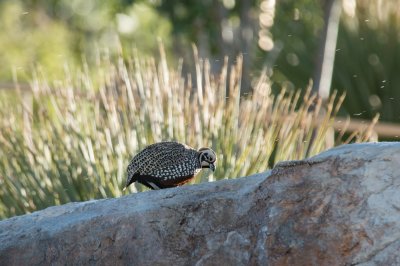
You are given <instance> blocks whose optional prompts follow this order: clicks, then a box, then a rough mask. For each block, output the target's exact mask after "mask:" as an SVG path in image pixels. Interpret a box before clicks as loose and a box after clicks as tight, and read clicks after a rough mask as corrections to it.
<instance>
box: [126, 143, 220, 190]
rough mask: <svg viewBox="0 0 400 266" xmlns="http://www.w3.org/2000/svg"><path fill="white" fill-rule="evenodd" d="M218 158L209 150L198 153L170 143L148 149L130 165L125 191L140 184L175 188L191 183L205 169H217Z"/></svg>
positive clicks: (158, 187) (155, 145)
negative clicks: (130, 186) (135, 183)
mask: <svg viewBox="0 0 400 266" xmlns="http://www.w3.org/2000/svg"><path fill="white" fill-rule="evenodd" d="M215 161H216V155H215V152H214V151H213V150H212V149H210V148H201V149H199V150H195V149H193V148H191V147H189V146H187V145H185V144H181V143H178V142H173V141H167V142H159V143H155V144H152V145H150V146H147V147H146V148H145V149H143V150H142V151H140V152H139V153H138V154H137V155H136V156H135V157H133V159H132V160H131V162H130V163H129V165H128V169H127V173H128V177H127V180H126V185H125V188H124V190H125V189H126V188H127V187H128V186H129V185H130V184H132V183H134V182H139V183H141V184H143V185H145V186H147V187H149V188H151V189H163V188H170V187H176V186H180V185H183V184H186V183H187V182H189V181H190V180H191V179H192V178H193V177H194V176H195V175H196V174H197V173H199V172H200V170H201V169H202V168H210V169H211V170H213V171H214V170H215V165H214V163H215Z"/></svg>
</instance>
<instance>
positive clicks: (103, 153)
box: [0, 49, 368, 218]
mask: <svg viewBox="0 0 400 266" xmlns="http://www.w3.org/2000/svg"><path fill="white" fill-rule="evenodd" d="M195 57H196V60H195V61H196V65H195V69H196V79H195V80H196V81H197V82H196V84H192V83H191V80H192V79H191V78H190V77H189V78H185V77H183V76H182V74H181V70H180V66H178V68H177V69H172V68H170V67H169V66H168V64H167V61H166V59H165V54H164V53H163V50H162V49H161V56H160V59H159V61H158V62H157V63H156V61H155V59H154V58H150V59H147V60H145V59H142V58H139V57H133V58H130V59H129V60H127V61H124V60H122V59H121V58H117V59H115V60H113V59H110V57H107V56H103V57H101V59H99V61H98V65H97V66H96V67H95V68H94V69H92V70H89V69H88V67H87V66H84V68H83V69H84V71H83V72H82V73H78V74H77V75H71V74H67V75H66V77H65V78H64V79H63V80H62V81H59V82H55V83H54V84H51V86H50V85H48V84H47V82H46V79H45V78H44V77H42V75H41V74H37V73H36V74H35V75H34V79H33V82H32V93H21V92H19V93H18V94H17V96H16V97H15V96H14V97H10V96H8V95H5V94H4V93H3V94H1V95H0V97H1V101H0V127H1V128H2V130H1V131H0V186H1V190H0V217H1V218H5V217H10V216H13V215H18V214H23V213H28V212H32V211H35V210H38V209H42V208H45V207H47V206H51V205H57V204H63V203H67V202H71V201H83V200H89V199H95V198H106V197H118V196H121V195H122V188H123V185H124V183H125V178H126V176H125V169H126V166H127V164H128V163H129V160H130V159H131V157H132V156H133V155H134V154H136V153H137V152H138V151H139V150H141V149H142V148H144V147H145V146H146V145H148V144H151V143H154V142H158V141H162V140H177V141H181V142H184V143H186V144H188V145H190V146H193V147H195V148H199V147H203V146H210V147H212V148H213V149H214V150H215V151H216V153H217V154H218V161H217V169H216V171H215V172H214V174H213V175H212V176H211V175H209V173H208V172H207V171H204V172H205V173H203V174H202V175H200V176H199V177H198V178H197V179H196V181H195V182H205V181H211V180H219V179H225V178H235V177H240V176H246V175H250V174H252V173H257V172H261V171H265V170H267V169H268V168H270V167H272V165H273V164H274V163H275V162H278V161H281V160H289V159H301V158H304V157H306V156H311V155H314V154H317V153H319V152H321V151H323V150H325V149H327V148H330V144H329V141H328V140H329V139H330V138H331V137H332V136H331V135H330V134H328V133H327V132H329V130H330V125H331V123H332V122H333V119H334V117H335V114H336V113H337V111H338V108H339V107H340V104H341V103H342V101H343V98H344V97H343V96H341V97H335V96H333V97H332V98H331V99H330V100H329V102H328V103H326V104H323V103H322V102H321V101H319V100H318V99H317V98H316V97H315V96H312V95H310V94H309V93H306V95H305V96H304V97H302V98H301V97H300V93H287V92H285V90H283V89H282V91H281V93H280V94H278V95H273V94H271V82H270V81H269V79H268V77H267V76H266V75H262V76H261V77H259V78H258V80H256V81H255V83H254V91H253V93H252V94H251V95H247V96H246V97H241V93H240V80H241V65H242V64H241V63H242V59H241V57H238V59H237V64H236V65H234V66H232V67H228V66H227V64H225V66H224V67H223V68H222V69H221V72H220V74H219V75H212V74H211V73H210V64H209V62H208V61H207V60H203V59H199V58H197V56H196V54H195ZM90 72H96V75H95V76H96V78H91V76H93V75H92V74H91V73H90ZM11 98H12V99H11ZM312 103H315V108H314V109H313V111H311V109H310V106H311V105H312ZM321 116H322V120H321V121H322V122H321V123H318V124H317V123H315V121H316V120H317V118H320V119H321ZM317 126H318V128H316V127H317ZM313 130H315V132H316V134H315V136H316V137H315V139H314V141H311V138H312V134H311V132H312V131H313ZM367 136H368V132H358V133H355V134H354V135H353V137H352V138H351V139H350V140H348V141H365V140H368V138H367ZM342 142H343V141H341V139H339V140H338V141H337V142H336V144H341V143H342ZM307 151H308V152H307ZM130 189H131V192H134V191H142V190H143V189H144V188H143V187H142V186H140V185H138V186H136V187H135V186H132V187H131V188H130Z"/></svg>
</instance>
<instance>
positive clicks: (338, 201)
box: [0, 143, 400, 265]
mask: <svg viewBox="0 0 400 266" xmlns="http://www.w3.org/2000/svg"><path fill="white" fill-rule="evenodd" d="M399 251H400V144H399V143H368V144H353V145H344V146H341V147H338V148H335V149H331V150H329V151H327V152H324V153H322V154H320V155H318V156H315V157H313V158H310V159H308V160H305V161H301V162H295V163H284V164H281V165H280V166H279V167H277V168H275V169H274V170H273V171H272V172H271V171H268V172H265V173H262V174H257V175H254V176H249V177H246V178H239V179H234V180H224V181H219V182H213V183H206V184H200V185H193V186H184V187H179V188H174V189H165V190H159V191H148V192H144V193H137V194H131V195H128V196H124V197H120V198H115V199H105V200H95V201H89V202H81V203H70V204H66V205H63V206H57V207H51V208H48V209H45V210H42V211H38V212H35V213H32V214H28V215H23V216H19V217H14V218H11V219H8V220H4V221H1V222H0V265H46V264H52V265H65V264H73V265H82V264H83V265H86V264H92V265H355V264H361V265H376V264H378V265H400V252H399Z"/></svg>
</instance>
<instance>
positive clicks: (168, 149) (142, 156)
mask: <svg viewBox="0 0 400 266" xmlns="http://www.w3.org/2000/svg"><path fill="white" fill-rule="evenodd" d="M190 150H193V149H192V148H190V147H188V146H185V145H183V144H181V143H177V142H161V143H156V144H152V145H149V146H147V147H146V148H145V149H143V150H142V151H141V152H139V153H138V154H137V155H136V156H135V157H134V158H133V159H132V162H131V164H132V165H133V166H134V168H135V172H139V173H150V172H152V170H153V169H160V168H164V167H167V166H170V165H175V164H177V163H179V162H181V161H182V160H184V158H185V156H186V155H187V154H186V153H187V152H190Z"/></svg>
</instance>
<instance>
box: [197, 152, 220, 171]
mask: <svg viewBox="0 0 400 266" xmlns="http://www.w3.org/2000/svg"><path fill="white" fill-rule="evenodd" d="M198 152H199V160H200V165H201V168H210V169H211V170H212V171H213V172H214V171H215V161H216V160H217V156H216V155H215V152H214V151H213V150H212V149H210V148H200V149H199V151H198Z"/></svg>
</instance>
